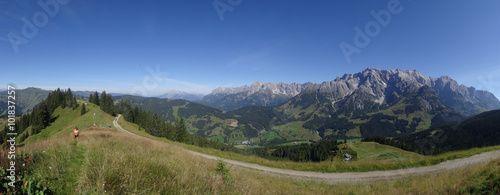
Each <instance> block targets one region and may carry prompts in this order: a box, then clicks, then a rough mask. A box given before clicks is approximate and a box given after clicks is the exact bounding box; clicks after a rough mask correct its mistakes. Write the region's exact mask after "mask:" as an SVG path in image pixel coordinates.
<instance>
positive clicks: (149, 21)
mask: <svg viewBox="0 0 500 195" xmlns="http://www.w3.org/2000/svg"><path fill="white" fill-rule="evenodd" d="M67 1H68V0H65V1H63V0H59V1H56V0H41V1H40V2H42V5H43V3H44V2H48V4H49V5H50V6H48V11H47V10H46V9H44V6H40V5H39V4H38V3H37V1H29V0H3V1H0V64H1V67H2V76H1V77H0V83H4V84H5V86H6V85H7V83H13V84H15V85H17V86H18V87H20V88H24V87H29V86H34V87H41V88H44V89H54V88H56V87H61V88H67V87H71V88H72V89H73V90H97V91H102V90H106V91H107V92H120V93H140V94H143V95H159V94H162V93H164V92H166V91H167V90H170V89H177V90H183V91H188V92H200V93H205V94H206V93H209V92H210V91H211V90H213V89H214V88H216V87H236V86H241V85H245V84H251V83H253V82H254V81H263V82H275V83H277V82H285V83H291V82H296V83H305V82H316V83H320V82H323V81H330V80H333V79H335V77H337V76H342V75H343V74H344V73H356V72H360V71H362V70H364V69H366V68H379V69H402V70H407V69H416V70H418V71H420V72H422V73H423V74H425V75H428V76H433V77H439V76H442V75H448V76H450V77H452V78H453V79H455V80H457V81H458V82H459V83H460V84H465V85H467V86H474V87H476V88H478V89H486V90H488V91H490V92H493V93H494V94H495V95H496V96H497V97H500V66H499V64H500V55H499V54H500V36H499V35H500V12H498V8H500V1H494V0H484V1H464V0H446V1H431V0H401V1H396V0H377V1H352V0H343V1H330V0H325V1H320V0H310V1H305V0H302V1H298V0H286V1H285V0H280V1H278V0H275V1H269V0H239V1H238V0H215V1H212V0H210V1H194V0H171V1H159V0H150V1H118V0H109V1H76V0H70V1H69V2H67ZM51 3H52V4H51ZM53 3H57V4H56V5H57V6H54V4H53ZM398 3H399V4H398ZM214 4H216V5H218V7H217V9H216V8H215V7H214ZM55 7H58V8H57V9H55ZM224 9H225V10H224ZM371 11H374V12H375V13H390V14H391V18H390V20H388V18H387V17H385V18H384V17H381V18H382V20H384V21H385V25H382V23H381V22H378V21H377V19H375V18H374V16H372V14H371ZM391 11H392V13H391ZM34 16H35V17H34ZM220 16H222V17H220ZM33 18H35V19H33ZM26 21H27V22H26ZM31 25H32V26H31ZM370 25H371V26H370ZM376 25H378V28H377V26H376ZM367 26H368V27H369V28H368V30H369V31H370V32H367V30H366V28H365V27H367ZM29 27H35V28H36V29H35V31H33V28H29ZM356 27H357V28H359V29H360V30H361V31H362V32H363V33H365V34H366V33H368V34H370V35H369V36H368V35H367V37H368V38H369V43H367V42H364V43H363V44H364V45H361V46H363V47H362V48H361V47H356V44H355V41H354V39H355V38H356V37H357V32H356V31H355V30H354V29H355V28H356ZM16 35H17V39H16V40H18V42H17V44H16V42H15V41H14V42H15V44H14V45H16V46H15V47H13V44H12V41H11V39H9V37H10V38H12V37H16ZM19 37H21V39H19ZM358 38H359V36H358ZM342 42H344V43H346V44H348V45H351V46H353V47H356V48H357V49H358V51H359V53H352V54H351V55H349V58H350V61H348V60H347V58H346V55H344V54H343V52H342V50H341V49H340V45H341V43H342ZM358 46H359V45H358ZM16 47H17V49H16ZM0 88H5V87H0Z"/></svg>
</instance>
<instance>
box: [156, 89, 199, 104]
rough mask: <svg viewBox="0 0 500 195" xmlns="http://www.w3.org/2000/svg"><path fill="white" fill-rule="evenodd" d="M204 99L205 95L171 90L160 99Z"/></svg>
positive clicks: (160, 96)
mask: <svg viewBox="0 0 500 195" xmlns="http://www.w3.org/2000/svg"><path fill="white" fill-rule="evenodd" d="M202 97H203V94H199V93H188V92H184V91H179V90H169V91H167V92H166V93H164V94H162V95H159V96H158V98H162V99H183V100H189V101H198V100H200V99H201V98H202Z"/></svg>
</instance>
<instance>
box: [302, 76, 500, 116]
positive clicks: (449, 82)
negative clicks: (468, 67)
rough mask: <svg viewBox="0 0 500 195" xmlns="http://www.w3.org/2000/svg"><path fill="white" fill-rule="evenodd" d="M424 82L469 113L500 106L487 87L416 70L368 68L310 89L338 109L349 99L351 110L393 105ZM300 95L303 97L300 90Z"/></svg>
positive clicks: (441, 96)
mask: <svg viewBox="0 0 500 195" xmlns="http://www.w3.org/2000/svg"><path fill="white" fill-rule="evenodd" d="M423 86H427V87H430V89H431V90H432V91H433V92H434V93H435V94H436V95H437V96H438V97H439V99H440V100H441V101H443V103H444V104H445V105H446V106H449V107H452V108H454V109H455V110H456V111H457V112H459V113H461V114H463V115H464V116H466V117H467V116H471V115H475V114H479V113H481V112H483V111H485V110H492V109H499V108H500V102H499V101H498V99H496V98H495V96H494V95H493V94H491V93H489V92H487V91H481V90H476V89H474V88H473V87H466V86H464V85H458V83H457V82H456V81H455V80H453V79H451V78H450V77H448V76H442V77H439V78H433V77H428V76H425V75H423V74H421V73H420V72H418V71H416V70H407V71H402V70H377V69H366V70H365V71H363V72H361V73H357V74H345V75H344V76H343V77H342V78H338V77H337V79H335V80H333V81H330V82H323V83H321V84H313V85H312V86H311V87H310V88H309V90H312V91H317V93H318V94H321V95H322V96H324V98H326V99H328V100H330V101H331V104H332V108H334V109H340V108H342V107H343V104H339V102H341V101H342V100H344V102H345V100H348V101H347V102H352V103H353V106H354V107H353V109H352V110H351V111H352V112H354V111H355V110H366V109H370V105H371V104H374V103H375V104H379V105H391V104H393V103H395V102H396V101H397V100H398V99H400V98H401V97H402V96H404V95H405V94H407V93H408V92H411V91H413V90H416V89H419V88H421V87H423ZM297 98H300V94H299V97H297ZM346 98H347V99H346ZM346 114H349V113H346Z"/></svg>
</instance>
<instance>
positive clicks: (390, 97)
mask: <svg viewBox="0 0 500 195" xmlns="http://www.w3.org/2000/svg"><path fill="white" fill-rule="evenodd" d="M3 93H5V92H3ZM0 94H1V93H0ZM75 94H78V93H77V92H75ZM191 95H192V94H188V93H183V92H178V91H173V92H167V93H166V94H164V95H162V96H160V97H162V98H158V97H140V96H132V95H116V96H113V98H114V100H115V103H116V104H119V103H120V102H121V101H122V100H124V99H130V100H131V104H132V105H133V106H138V107H141V108H142V109H145V110H150V111H151V112H153V113H157V114H159V116H160V117H161V118H163V119H165V120H173V119H174V118H175V117H183V118H185V119H186V120H185V121H186V126H187V128H188V129H189V130H190V132H192V133H195V134H198V135H200V136H204V137H210V138H212V139H219V140H221V141H224V142H226V143H236V144H238V143H253V144H262V145H266V144H279V143H286V142H292V141H300V140H309V141H318V140H321V139H325V138H336V139H343V138H357V137H366V136H374V135H375V136H385V137H395V136H401V135H407V134H410V133H415V132H420V131H424V130H426V129H430V128H434V127H438V126H442V125H446V124H451V123H455V122H459V121H463V120H464V119H467V118H469V117H472V116H474V115H477V114H480V113H482V112H485V111H489V110H495V109H500V101H499V100H498V99H497V98H496V97H495V96H494V95H493V94H491V93H489V92H487V91H482V90H476V89H474V88H473V87H466V86H464V85H459V84H458V83H457V81H455V80H453V79H451V78H450V77H448V76H441V77H439V78H433V77H429V76H425V75H423V74H421V73H420V72H418V71H416V70H407V71H402V70H380V69H366V70H364V71H362V72H360V73H356V74H345V75H343V76H342V77H337V78H336V79H334V80H332V81H325V82H323V83H304V84H296V83H291V84H286V83H277V84H276V83H263V82H254V83H253V84H252V85H251V86H247V85H245V86H241V87H235V88H217V89H215V90H213V91H212V92H211V93H210V94H208V95H206V96H204V97H202V98H201V99H199V100H198V101H194V102H193V101H188V100H186V99H191V100H195V99H196V98H195V96H191ZM197 97H199V95H198V96H197ZM163 98H168V99H163ZM182 99H183V100H182ZM33 102H36V101H34V100H33ZM30 105H33V103H31V104H30ZM0 109H1V108H0ZM0 111H1V110H0Z"/></svg>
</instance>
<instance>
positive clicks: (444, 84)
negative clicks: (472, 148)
mask: <svg viewBox="0 0 500 195" xmlns="http://www.w3.org/2000/svg"><path fill="white" fill-rule="evenodd" d="M276 109H277V110H278V111H280V112H281V113H282V115H283V116H287V117H288V118H286V120H288V121H296V122H303V125H302V127H303V128H304V129H309V130H317V131H318V134H319V136H320V137H322V138H325V137H335V138H342V137H356V136H359V137H361V136H369V135H380V136H396V135H397V134H404V133H410V132H415V131H420V130H424V129H427V128H430V127H431V126H438V125H443V124H447V123H451V122H456V121H460V120H463V119H464V118H466V117H470V116H473V115H476V114H479V113H481V112H484V111H487V110H493V109H500V102H499V101H498V99H496V98H495V97H494V95H493V94H491V93H489V92H487V91H481V90H476V89H474V88H473V87H466V86H464V85H458V83H457V82H456V81H455V80H452V79H451V78H449V77H447V76H442V77H439V78H433V77H428V76H425V75H422V74H421V73H419V72H418V71H415V70H407V71H402V70H377V69H366V70H364V71H363V72H360V73H356V74H345V75H344V76H343V77H341V78H339V77H337V78H336V79H335V80H333V81H330V82H323V83H321V84H313V85H311V86H309V88H307V89H306V90H304V91H303V92H301V93H300V94H298V95H297V96H295V97H294V98H292V99H291V100H289V101H287V102H286V103H284V104H283V105H281V106H279V107H277V108H276Z"/></svg>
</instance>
